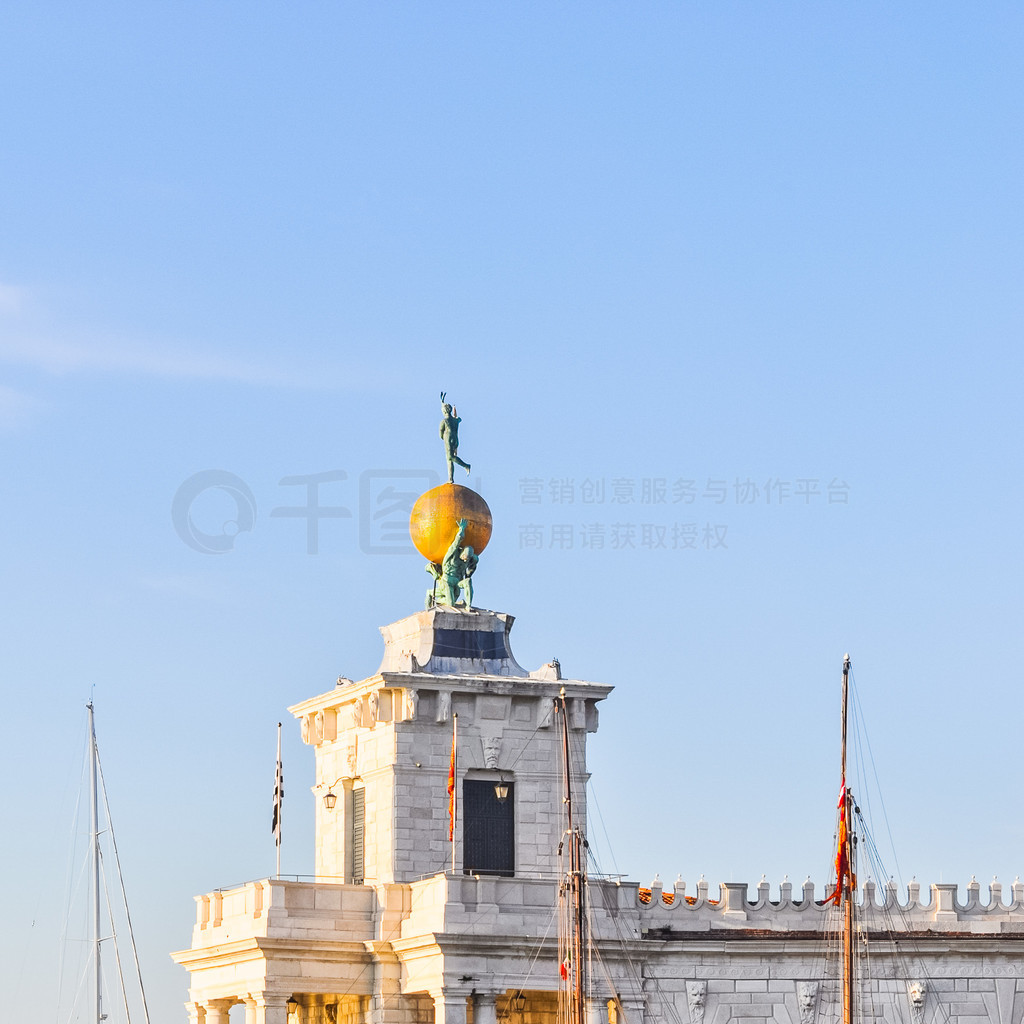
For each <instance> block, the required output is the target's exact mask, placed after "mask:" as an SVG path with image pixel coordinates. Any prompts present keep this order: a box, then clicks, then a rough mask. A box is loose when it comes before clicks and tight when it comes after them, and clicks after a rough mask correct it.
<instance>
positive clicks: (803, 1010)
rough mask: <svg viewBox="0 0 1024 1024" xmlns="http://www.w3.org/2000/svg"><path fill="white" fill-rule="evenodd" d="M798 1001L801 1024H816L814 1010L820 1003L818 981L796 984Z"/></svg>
mask: <svg viewBox="0 0 1024 1024" xmlns="http://www.w3.org/2000/svg"><path fill="white" fill-rule="evenodd" d="M796 1001H797V1005H798V1006H799V1007H800V1024H814V1008H815V1006H816V1004H817V1002H818V983H817V982H816V981H798V982H797V983H796Z"/></svg>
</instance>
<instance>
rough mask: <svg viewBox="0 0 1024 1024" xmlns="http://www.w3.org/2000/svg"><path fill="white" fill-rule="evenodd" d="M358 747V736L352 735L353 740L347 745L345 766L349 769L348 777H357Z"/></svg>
mask: <svg viewBox="0 0 1024 1024" xmlns="http://www.w3.org/2000/svg"><path fill="white" fill-rule="evenodd" d="M357 754H358V749H357V747H356V738H355V736H353V737H352V741H351V742H350V743H349V744H348V745H347V746H346V747H345V767H346V769H347V770H348V777H349V778H350V779H354V778H355V777H356V756H357Z"/></svg>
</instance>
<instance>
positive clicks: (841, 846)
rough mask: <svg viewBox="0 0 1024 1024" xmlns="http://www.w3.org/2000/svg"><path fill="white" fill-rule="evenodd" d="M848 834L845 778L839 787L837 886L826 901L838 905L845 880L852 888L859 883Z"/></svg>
mask: <svg viewBox="0 0 1024 1024" xmlns="http://www.w3.org/2000/svg"><path fill="white" fill-rule="evenodd" d="M848 834H849V833H848V831H847V824H846V779H843V784H842V786H840V788H839V835H838V840H839V841H838V843H837V848H836V887H835V889H834V890H833V891H832V893H831V894H830V895H829V896H827V897H826V898H825V903H835V904H837V905H838V903H839V899H840V897H841V896H842V894H843V885H844V882H846V880H847V879H849V882H850V888H851V889H853V888H855V887H856V885H857V879H856V877H855V876H854V874H853V872H852V871H851V870H850V859H849V857H848V856H847V851H848V849H849V845H850V844H849V842H848Z"/></svg>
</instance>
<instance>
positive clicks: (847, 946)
mask: <svg viewBox="0 0 1024 1024" xmlns="http://www.w3.org/2000/svg"><path fill="white" fill-rule="evenodd" d="M849 695H850V656H849V654H847V655H846V656H845V657H844V658H843V742H842V776H841V778H842V788H841V790H840V792H841V793H842V795H843V805H842V810H841V813H842V816H843V822H844V823H845V828H842V829H841V830H840V842H842V843H843V844H844V845H845V847H846V849H845V850H844V851H843V852H844V854H845V861H846V864H847V866H848V867H847V871H846V872H845V875H844V877H843V878H841V879H839V883H840V884H841V886H842V892H841V899H842V903H843V1024H853V1018H854V996H855V989H854V977H853V886H852V881H853V878H854V874H853V830H852V829H851V827H850V826H851V824H852V816H851V813H850V812H851V811H852V810H853V808H852V806H851V805H852V803H853V800H852V798H851V796H850V792H849V790H848V789H847V788H846V721H847V711H848V709H849Z"/></svg>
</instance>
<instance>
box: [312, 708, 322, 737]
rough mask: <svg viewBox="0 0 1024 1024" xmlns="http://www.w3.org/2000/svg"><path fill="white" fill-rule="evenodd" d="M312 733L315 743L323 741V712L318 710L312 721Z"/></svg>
mask: <svg viewBox="0 0 1024 1024" xmlns="http://www.w3.org/2000/svg"><path fill="white" fill-rule="evenodd" d="M313 735H314V736H315V737H316V742H317V743H323V741H324V713H323V712H322V711H318V712H317V713H316V718H315V720H314V723H313Z"/></svg>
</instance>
